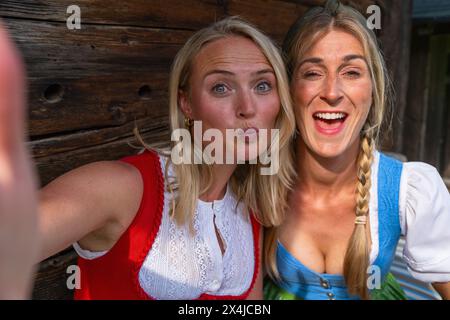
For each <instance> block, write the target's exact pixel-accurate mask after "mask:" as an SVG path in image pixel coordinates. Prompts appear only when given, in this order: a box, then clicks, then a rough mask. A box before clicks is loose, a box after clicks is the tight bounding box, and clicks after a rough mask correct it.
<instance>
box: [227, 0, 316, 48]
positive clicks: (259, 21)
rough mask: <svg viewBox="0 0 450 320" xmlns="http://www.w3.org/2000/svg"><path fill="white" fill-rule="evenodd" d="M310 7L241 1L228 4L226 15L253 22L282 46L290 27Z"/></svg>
mask: <svg viewBox="0 0 450 320" xmlns="http://www.w3.org/2000/svg"><path fill="white" fill-rule="evenodd" d="M307 9H308V7H306V6H304V5H302V4H298V3H290V2H286V1H273V0H269V1H264V0H253V1H239V0H230V1H227V2H226V14H227V15H238V16H241V17H242V18H244V19H246V20H248V21H250V22H252V23H253V24H255V25H256V26H257V27H258V28H261V29H262V30H263V31H265V32H266V33H267V34H268V35H269V36H271V37H272V38H273V39H274V40H275V41H276V42H278V44H281V43H282V41H283V39H284V37H285V35H286V33H287V31H288V30H289V27H290V26H291V25H292V23H294V21H295V20H296V19H297V18H298V17H299V16H300V15H302V14H303V13H304V12H305V11H306V10H307Z"/></svg>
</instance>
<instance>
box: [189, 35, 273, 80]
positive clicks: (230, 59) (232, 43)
mask: <svg viewBox="0 0 450 320" xmlns="http://www.w3.org/2000/svg"><path fill="white" fill-rule="evenodd" d="M268 67H269V68H272V67H271V64H270V63H269V61H268V59H267V58H266V57H265V55H264V54H263V52H262V51H261V49H260V48H259V46H258V45H256V44H255V43H254V42H253V41H252V40H250V39H247V38H245V37H241V36H230V37H226V38H221V39H218V40H215V41H213V42H211V43H208V44H206V45H205V46H204V47H203V48H202V49H201V50H200V51H199V53H198V54H197V55H196V56H195V58H194V60H193V72H200V73H202V72H207V71H209V70H210V69H217V68H225V69H227V70H231V71H232V70H234V69H239V70H246V69H248V70H254V69H258V68H265V69H267V68H268Z"/></svg>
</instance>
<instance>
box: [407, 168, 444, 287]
mask: <svg viewBox="0 0 450 320" xmlns="http://www.w3.org/2000/svg"><path fill="white" fill-rule="evenodd" d="M400 224H401V228H402V234H403V235H404V236H405V238H406V243H405V248H404V250H403V258H404V259H405V262H406V263H407V265H408V270H409V272H410V273H411V274H412V276H413V277H414V278H416V279H417V280H420V281H423V282H428V283H432V282H448V281H450V195H449V192H448V190H447V187H446V186H445V184H444V181H443V180H442V178H441V176H440V175H439V173H438V172H437V170H436V169H435V168H434V167H432V166H430V165H428V164H426V163H422V162H409V163H404V166H403V173H402V177H401V183H400Z"/></svg>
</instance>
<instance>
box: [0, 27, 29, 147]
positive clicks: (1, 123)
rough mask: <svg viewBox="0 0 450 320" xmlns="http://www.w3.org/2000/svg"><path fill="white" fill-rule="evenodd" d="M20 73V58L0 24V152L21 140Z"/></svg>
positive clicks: (22, 98) (22, 91) (22, 87)
mask: <svg viewBox="0 0 450 320" xmlns="http://www.w3.org/2000/svg"><path fill="white" fill-rule="evenodd" d="M24 114H25V85H24V71H23V65H22V61H21V58H20V55H19V53H18V51H17V49H16V48H15V46H14V44H13V42H12V41H11V40H10V38H9V36H8V34H7V32H6V29H5V28H4V26H3V25H2V24H1V22H0V152H1V150H3V151H6V152H12V150H14V146H16V145H17V144H19V143H20V142H21V141H22V140H23V136H24V132H23V129H24V125H23V124H24Z"/></svg>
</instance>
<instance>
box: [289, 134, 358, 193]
mask: <svg viewBox="0 0 450 320" xmlns="http://www.w3.org/2000/svg"><path fill="white" fill-rule="evenodd" d="M358 153H359V141H357V142H356V143H354V145H352V146H351V147H350V148H349V149H348V150H346V151H345V152H343V153H342V154H340V155H338V156H336V157H332V158H325V157H321V156H319V155H317V154H316V153H314V152H312V151H311V150H310V149H309V148H308V147H307V146H306V145H305V143H304V142H303V140H302V139H299V141H298V143H297V154H298V156H297V168H299V169H298V172H299V177H298V185H299V187H300V188H299V190H302V191H303V192H305V191H306V192H308V193H310V194H312V195H321V196H324V195H330V194H331V195H334V196H335V195H336V194H339V193H341V192H346V191H349V192H354V188H355V183H356V175H357V159H358Z"/></svg>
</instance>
